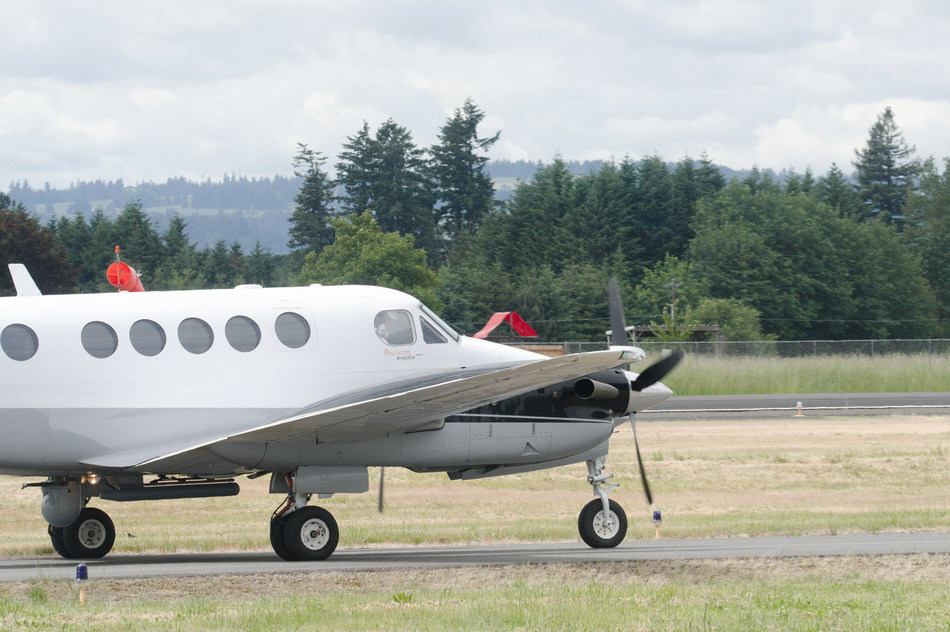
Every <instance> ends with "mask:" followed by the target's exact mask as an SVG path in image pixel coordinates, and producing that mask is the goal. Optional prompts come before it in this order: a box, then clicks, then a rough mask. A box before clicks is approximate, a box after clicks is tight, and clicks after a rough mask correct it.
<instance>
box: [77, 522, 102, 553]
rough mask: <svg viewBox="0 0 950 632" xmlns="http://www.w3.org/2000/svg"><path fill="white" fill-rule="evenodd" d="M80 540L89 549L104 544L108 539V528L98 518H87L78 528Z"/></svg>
mask: <svg viewBox="0 0 950 632" xmlns="http://www.w3.org/2000/svg"><path fill="white" fill-rule="evenodd" d="M78 534H79V542H80V544H82V545H83V546H84V547H86V548H87V549H95V548H98V547H100V546H102V543H103V542H105V539H106V529H105V527H104V526H103V525H102V523H101V522H99V521H98V520H87V521H86V522H84V523H82V524H81V525H80V526H79V529H78Z"/></svg>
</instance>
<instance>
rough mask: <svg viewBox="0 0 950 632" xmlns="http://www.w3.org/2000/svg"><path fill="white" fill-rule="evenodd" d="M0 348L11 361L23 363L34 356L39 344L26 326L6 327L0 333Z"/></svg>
mask: <svg viewBox="0 0 950 632" xmlns="http://www.w3.org/2000/svg"><path fill="white" fill-rule="evenodd" d="M0 347H2V348H3V352H4V353H5V354H7V357H8V358H10V359H11V360H18V361H20V362H23V361H24V360H29V359H30V358H32V357H33V356H34V355H36V350H37V349H39V347H40V342H39V339H38V338H37V337H36V333H34V331H33V330H32V329H30V328H29V327H27V326H26V325H19V324H16V325H7V326H6V327H4V328H3V332H2V333H0Z"/></svg>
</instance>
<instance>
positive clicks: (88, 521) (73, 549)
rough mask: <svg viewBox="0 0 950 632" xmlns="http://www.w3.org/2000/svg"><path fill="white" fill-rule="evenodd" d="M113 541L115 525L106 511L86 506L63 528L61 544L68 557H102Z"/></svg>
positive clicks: (110, 547) (110, 548)
mask: <svg viewBox="0 0 950 632" xmlns="http://www.w3.org/2000/svg"><path fill="white" fill-rule="evenodd" d="M113 543H115V525H113V524H112V519H111V518H110V517H109V516H108V514H106V512H104V511H102V510H101V509H96V508H95V507H86V508H85V509H83V510H82V511H81V512H80V514H79V518H77V519H76V522H74V523H72V524H71V525H69V526H68V527H64V528H63V544H64V545H65V547H66V550H67V551H68V552H69V555H70V559H91V558H99V557H103V556H104V555H105V554H106V553H108V552H109V551H111V550H112V545H113ZM54 546H55V545H54Z"/></svg>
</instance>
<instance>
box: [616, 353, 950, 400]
mask: <svg viewBox="0 0 950 632" xmlns="http://www.w3.org/2000/svg"><path fill="white" fill-rule="evenodd" d="M653 361H654V358H653V356H652V355H651V357H650V358H648V360H647V362H648V363H649V362H653ZM645 366H646V365H645ZM633 369H634V370H637V366H636V365H635V366H634V367H633ZM663 383H664V384H666V385H667V386H669V387H670V388H671V389H673V392H674V393H676V394H677V395H766V394H786V393H795V394H804V393H910V392H943V391H947V390H950V356H939V355H933V356H931V355H907V354H892V355H886V356H873V357H871V356H861V355H841V356H818V357H805V358H776V357H763V358H757V357H716V356H710V355H691V354H687V355H686V357H685V358H684V359H683V361H682V362H681V363H680V364H679V366H678V367H677V368H676V369H675V370H674V371H673V373H671V374H670V375H669V376H667V377H666V378H665V379H664V380H663Z"/></svg>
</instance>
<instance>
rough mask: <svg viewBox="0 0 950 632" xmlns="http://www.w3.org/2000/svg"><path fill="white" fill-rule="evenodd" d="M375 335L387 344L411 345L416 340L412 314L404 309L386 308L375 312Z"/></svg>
mask: <svg viewBox="0 0 950 632" xmlns="http://www.w3.org/2000/svg"><path fill="white" fill-rule="evenodd" d="M373 326H374V327H375V328H376V335H377V336H379V339H380V340H382V341H383V342H385V343H386V344H388V345H393V346H395V345H411V344H412V343H414V342H415V341H416V332H415V331H414V330H413V328H412V316H410V315H409V312H407V311H406V310H404V309H388V310H386V311H383V312H380V313H378V314H376V320H375V321H373Z"/></svg>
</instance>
